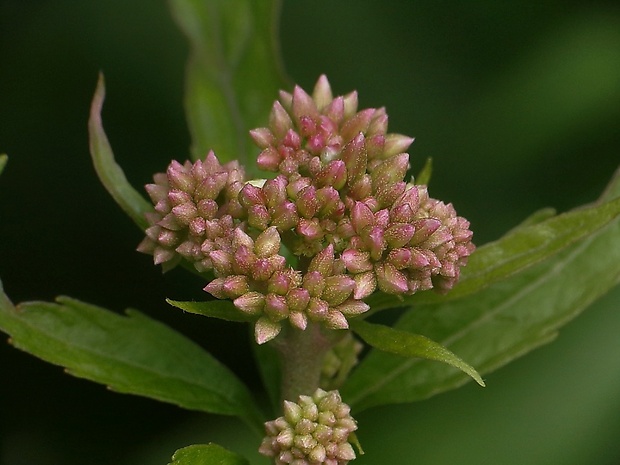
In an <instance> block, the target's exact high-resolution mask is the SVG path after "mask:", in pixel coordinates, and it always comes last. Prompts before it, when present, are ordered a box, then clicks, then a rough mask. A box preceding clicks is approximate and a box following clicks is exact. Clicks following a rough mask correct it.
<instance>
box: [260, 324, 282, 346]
mask: <svg viewBox="0 0 620 465" xmlns="http://www.w3.org/2000/svg"><path fill="white" fill-rule="evenodd" d="M281 330H282V326H281V325H280V323H278V322H273V321H271V320H270V319H269V318H267V317H260V318H259V319H258V321H257V322H256V324H255V325H254V338H255V339H256V342H257V343H258V344H264V343H265V342H268V341H271V340H272V339H273V338H274V337H276V336H277V335H278V334H280V331H281Z"/></svg>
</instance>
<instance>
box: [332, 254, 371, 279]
mask: <svg viewBox="0 0 620 465" xmlns="http://www.w3.org/2000/svg"><path fill="white" fill-rule="evenodd" d="M340 258H341V260H342V261H343V262H344V265H345V267H346V268H347V270H348V271H349V272H351V273H354V274H357V273H362V272H364V271H370V270H372V263H371V262H370V253H369V252H362V251H360V250H356V249H347V250H345V251H344V252H342V254H341V255H340Z"/></svg>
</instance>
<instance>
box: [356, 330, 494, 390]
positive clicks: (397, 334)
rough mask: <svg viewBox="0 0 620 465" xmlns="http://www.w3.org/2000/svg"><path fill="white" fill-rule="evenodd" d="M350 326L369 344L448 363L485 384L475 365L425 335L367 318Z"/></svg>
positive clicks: (386, 349) (480, 383) (386, 350)
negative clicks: (370, 320)
mask: <svg viewBox="0 0 620 465" xmlns="http://www.w3.org/2000/svg"><path fill="white" fill-rule="evenodd" d="M351 328H352V329H353V331H355V333H356V334H357V335H358V336H359V337H361V338H362V339H363V340H364V341H365V342H366V343H367V344H370V345H371V346H373V347H374V348H376V349H379V350H381V351H383V352H388V353H391V354H395V355H400V356H403V357H407V358H412V357H416V358H424V359H427V360H435V361H438V362H443V363H446V364H448V365H451V366H453V367H455V368H458V369H459V370H461V371H462V372H464V373H465V374H467V375H469V376H471V377H472V378H473V379H474V380H475V381H476V382H477V383H478V384H479V385H480V386H482V387H484V381H482V378H481V377H480V375H479V374H478V372H477V371H476V370H475V368H473V367H472V366H471V365H468V364H467V363H466V362H464V361H463V360H461V359H460V358H459V357H457V356H456V355H455V354H453V353H452V352H450V351H449V350H448V349H446V348H445V347H444V346H442V345H441V344H437V343H436V342H435V341H433V340H432V339H429V338H427V337H426V336H422V335H420V334H413V333H409V332H406V331H399V330H397V329H393V328H390V327H388V326H383V325H378V324H372V323H368V322H366V321H364V320H353V321H352V322H351Z"/></svg>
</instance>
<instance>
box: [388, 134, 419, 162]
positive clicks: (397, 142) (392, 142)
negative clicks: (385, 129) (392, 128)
mask: <svg viewBox="0 0 620 465" xmlns="http://www.w3.org/2000/svg"><path fill="white" fill-rule="evenodd" d="M413 141H414V139H413V137H407V136H403V135H401V134H388V135H387V136H386V137H385V147H384V149H383V156H384V157H386V158H387V157H391V156H394V155H397V154H399V153H403V152H404V151H405V150H407V149H408V148H409V146H410V145H411V144H412V143H413Z"/></svg>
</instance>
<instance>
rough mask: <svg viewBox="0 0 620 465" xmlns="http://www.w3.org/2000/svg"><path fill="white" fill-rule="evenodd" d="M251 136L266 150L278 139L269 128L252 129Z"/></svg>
mask: <svg viewBox="0 0 620 465" xmlns="http://www.w3.org/2000/svg"><path fill="white" fill-rule="evenodd" d="M250 137H252V139H253V140H254V143H255V144H256V145H257V146H258V147H259V148H260V149H261V150H264V149H266V148H267V147H269V146H270V145H273V144H274V143H275V141H276V139H275V137H274V135H273V134H272V133H271V131H270V130H269V129H268V128H257V129H252V130H250Z"/></svg>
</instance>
